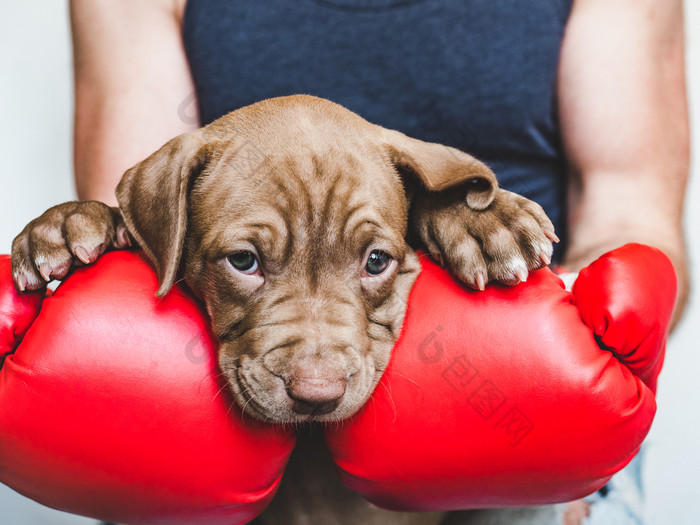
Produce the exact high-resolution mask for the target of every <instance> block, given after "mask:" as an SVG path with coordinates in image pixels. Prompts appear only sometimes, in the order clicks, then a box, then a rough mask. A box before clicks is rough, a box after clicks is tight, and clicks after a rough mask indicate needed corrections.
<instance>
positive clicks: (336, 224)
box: [12, 96, 555, 523]
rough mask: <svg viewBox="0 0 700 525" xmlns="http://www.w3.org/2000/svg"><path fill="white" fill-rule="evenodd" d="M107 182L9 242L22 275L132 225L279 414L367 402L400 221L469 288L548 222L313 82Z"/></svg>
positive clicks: (34, 284)
mask: <svg viewBox="0 0 700 525" xmlns="http://www.w3.org/2000/svg"><path fill="white" fill-rule="evenodd" d="M446 188H450V190H449V191H440V190H443V189H446ZM117 198H118V200H119V204H120V208H119V210H116V209H110V208H108V207H107V206H105V205H103V204H101V203H97V202H85V203H66V204H63V205H59V206H56V207H54V208H52V209H51V210H49V211H47V212H46V213H45V214H44V215H42V216H41V217H39V218H38V219H36V220H34V221H32V222H31V223H30V224H29V225H28V226H27V227H26V228H25V229H24V231H23V232H22V233H21V234H20V235H19V236H18V237H17V238H16V239H15V241H14V242H13V248H12V264H13V275H14V279H15V283H16V286H17V288H18V289H19V290H25V289H36V288H39V287H41V286H44V285H45V284H46V281H48V280H50V279H51V278H62V277H63V276H65V275H66V273H67V272H68V271H69V270H70V268H71V267H72V266H73V265H74V264H81V263H85V264H87V263H90V262H92V261H94V260H95V259H96V258H97V257H99V255H100V254H101V253H103V252H104V251H105V250H106V249H108V248H110V247H116V248H123V247H125V246H127V244H128V242H129V235H127V233H126V231H127V230H128V232H129V234H131V236H133V238H134V239H135V240H136V241H137V242H138V244H139V246H141V247H142V248H143V249H144V251H145V252H146V254H147V255H148V257H149V258H150V260H151V261H152V263H153V265H154V267H155V269H156V271H157V274H158V277H159V282H160V288H159V290H158V295H164V294H166V293H167V292H168V290H169V289H170V288H171V287H172V285H173V283H174V282H175V280H176V279H177V276H178V275H180V274H181V275H183V276H184V278H185V280H186V281H187V283H188V285H189V286H190V287H191V288H192V290H194V291H195V293H197V294H198V295H199V296H200V297H201V298H202V299H203V301H204V303H205V305H206V307H207V310H208V312H209V315H210V317H211V322H212V326H213V329H214V333H215V334H216V336H217V338H218V339H219V341H220V349H219V364H220V367H221V370H222V372H223V373H224V374H225V376H226V378H227V380H228V382H229V384H230V387H231V391H232V392H233V395H234V397H235V399H236V401H237V402H238V404H239V405H240V406H241V407H242V408H243V409H244V410H245V411H246V412H247V413H248V414H250V415H252V416H254V417H257V418H260V419H264V420H267V421H273V422H305V421H334V420H341V419H344V418H347V417H349V416H351V415H352V414H354V413H355V412H356V411H357V410H358V409H359V408H360V407H361V406H362V405H363V404H364V403H365V402H366V401H367V399H368V398H369V396H370V394H371V393H372V391H373V390H374V388H375V386H376V384H377V382H378V380H379V378H380V377H381V375H382V372H383V370H384V368H385V367H386V364H387V362H388V360H389V356H390V352H391V349H392V347H393V345H394V343H395V342H396V339H397V337H398V334H399V330H400V328H401V323H402V321H403V317H404V314H405V309H406V300H407V297H408V294H409V291H410V288H411V286H412V285H413V283H414V281H415V279H416V276H417V274H418V271H419V264H418V260H417V257H416V255H415V253H414V252H413V250H412V249H411V247H410V246H408V244H407V242H406V235H407V230H408V226H409V220H410V222H411V224H412V225H413V227H414V229H415V232H416V234H417V235H418V236H419V238H420V240H421V241H422V243H423V244H425V246H426V247H427V248H428V250H429V251H430V252H431V253H432V254H433V255H434V256H435V257H436V258H438V259H439V260H440V261H441V262H443V263H444V264H446V265H447V266H448V267H449V268H450V269H451V270H452V271H453V272H454V273H455V274H456V275H457V276H458V277H459V278H460V279H462V280H463V281H464V282H465V283H467V284H468V285H470V286H472V287H475V288H483V287H484V284H485V283H486V282H487V281H488V280H499V281H502V282H506V283H517V282H520V281H522V280H524V279H525V278H526V276H527V272H528V270H529V269H534V268H538V267H540V266H542V265H544V264H547V263H549V261H550V257H551V253H552V246H551V240H552V239H555V236H554V232H553V227H552V225H551V223H550V221H549V220H548V219H547V217H546V216H545V215H544V213H543V212H542V210H541V208H540V207H539V206H537V205H536V204H534V203H532V202H530V201H528V200H526V199H524V198H522V197H519V196H517V195H515V194H512V193H509V192H506V191H504V190H499V189H498V188H497V184H496V179H495V176H494V175H493V173H492V172H491V171H490V170H489V169H488V168H487V167H486V166H485V165H483V164H482V163H480V162H478V161H476V160H475V159H474V158H472V157H470V156H469V155H467V154H465V153H463V152H460V151H458V150H455V149H453V148H449V147H446V146H442V145H438V144H430V143H425V142H422V141H418V140H415V139H411V138H408V137H406V136H405V135H403V134H401V133H399V132H396V131H392V130H387V129H385V128H382V127H379V126H376V125H373V124H370V123H369V122H367V121H365V120H363V119H362V118H360V117H359V116H357V115H355V114H354V113H352V112H350V111H348V110H346V109H344V108H342V107H340V106H338V105H336V104H333V103H331V102H329V101H326V100H322V99H318V98H314V97H309V96H292V97H283V98H278V99H270V100H266V101H263V102H260V103H257V104H254V105H252V106H248V107H245V108H242V109H240V110H237V111H234V112H233V113H231V114H229V115H227V116H225V117H223V118H221V119H219V120H217V121H216V122H214V123H212V124H210V125H208V126H206V127H204V128H202V129H201V130H198V131H196V132H193V133H189V134H186V135H182V136H180V137H177V138H175V139H173V140H171V141H170V142H168V143H167V144H166V145H165V146H163V147H162V148H161V149H160V150H159V151H157V152H156V153H154V154H153V155H151V156H150V157H149V158H148V159H146V160H144V161H143V162H141V163H139V164H138V165H136V166H135V167H134V168H132V169H130V170H129V171H127V172H126V174H125V175H124V177H123V179H122V181H121V182H120V184H119V187H118V189H117ZM409 205H410V210H409ZM289 522H290V523H291V522H293V520H292V519H291V517H290V518H289ZM315 522H317V521H315Z"/></svg>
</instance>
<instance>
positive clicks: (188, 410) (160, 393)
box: [0, 252, 294, 525]
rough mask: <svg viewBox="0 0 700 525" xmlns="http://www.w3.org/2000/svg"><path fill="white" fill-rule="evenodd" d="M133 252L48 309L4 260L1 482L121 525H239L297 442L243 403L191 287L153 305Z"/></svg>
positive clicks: (88, 272)
mask: <svg viewBox="0 0 700 525" xmlns="http://www.w3.org/2000/svg"><path fill="white" fill-rule="evenodd" d="M156 288H157V283H156V278H155V275H154V273H153V271H152V269H151V268H150V266H149V265H148V264H147V263H146V262H145V261H144V260H142V259H141V258H140V257H139V256H138V255H136V254H134V253H131V252H113V253H109V254H106V255H104V256H103V257H102V258H100V260H99V261H98V262H97V263H96V264H95V265H94V266H90V267H86V268H82V269H80V270H78V271H76V272H75V273H74V274H73V275H72V276H71V277H70V278H69V279H67V280H66V281H65V282H64V283H63V284H62V285H61V286H60V287H59V289H58V290H57V291H56V293H55V294H54V295H53V296H51V297H49V298H47V299H46V300H44V303H43V307H42V310H41V313H40V314H39V315H38V317H37V318H36V320H35V321H34V323H33V324H32V326H31V328H29V330H28V331H27V333H26V335H25V336H24V339H23V340H22V342H21V344H19V346H18V347H17V348H16V350H15V351H14V353H11V351H12V350H13V348H14V346H15V341H16V340H17V339H18V338H19V337H21V335H22V332H23V331H24V330H25V329H26V328H27V326H28V325H29V324H30V323H31V321H32V319H33V317H34V316H35V315H36V311H37V310H38V306H39V302H40V300H41V295H39V296H37V294H33V295H22V296H18V295H17V294H16V292H15V290H14V287H13V285H12V282H11V274H10V268H9V257H3V258H2V260H0V308H1V310H0V319H1V321H0V330H1V332H0V344H2V347H0V356H7V357H6V358H5V360H4V364H3V365H2V368H1V369H0V481H1V482H3V483H5V484H7V485H9V486H10V487H12V488H14V489H15V490H17V491H18V492H20V493H22V494H25V495H26V496H29V497H31V498H33V499H35V500H37V501H39V502H41V503H44V504H46V505H49V506H51V507H55V508H58V509H62V510H66V511H69V512H74V513H78V514H84V515H87V516H92V517H95V518H99V519H103V520H108V521H115V522H121V523H167V524H179V523H181V524H191V523H207V524H216V523H221V524H227V525H229V524H232V523H245V522H248V521H249V520H251V519H253V518H254V517H255V516H256V515H257V514H259V513H260V512H261V511H262V510H263V508H264V507H265V505H266V504H267V503H268V502H269V500H270V499H271V498H272V496H273V494H274V492H275V490H276V488H277V485H278V483H279V481H280V476H281V473H282V470H283V468H284V466H285V464H286V461H287V459H288V456H289V454H290V453H291V450H292V448H293V446H294V435H293V433H292V432H290V431H289V430H284V429H282V428H281V427H279V426H269V425H264V424H261V423H258V422H256V421H254V420H252V419H251V418H250V417H247V416H243V415H241V412H240V411H239V409H238V407H237V406H235V405H233V401H232V399H231V398H230V397H229V396H228V393H227V392H226V388H225V386H224V383H222V382H221V380H220V379H219V374H218V372H217V369H216V357H215V356H216V346H217V344H216V342H215V340H214V339H213V337H212V336H211V334H210V332H209V328H208V326H209V321H208V319H207V318H206V317H205V316H204V315H203V314H202V313H201V310H200V307H199V306H198V304H197V303H196V302H195V301H194V300H193V299H192V297H191V296H190V295H189V294H188V293H187V292H186V291H185V290H184V289H183V288H179V287H175V288H174V289H173V291H172V292H171V293H169V294H168V295H167V297H165V298H163V299H160V300H159V299H156V298H155V297H154V293H155V291H156Z"/></svg>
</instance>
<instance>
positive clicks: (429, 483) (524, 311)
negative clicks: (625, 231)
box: [326, 245, 676, 511]
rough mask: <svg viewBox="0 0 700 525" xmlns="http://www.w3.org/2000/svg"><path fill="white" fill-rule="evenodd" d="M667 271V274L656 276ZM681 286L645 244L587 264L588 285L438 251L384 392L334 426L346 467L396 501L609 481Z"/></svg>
mask: <svg viewBox="0 0 700 525" xmlns="http://www.w3.org/2000/svg"><path fill="white" fill-rule="evenodd" d="M642 272H643V275H642ZM652 276H653V279H655V282H656V283H658V284H655V286H654V287H653V288H648V283H649V282H650V279H651V278H652ZM644 286H647V289H646V291H645V290H642V287H644ZM675 294H676V286H675V278H674V273H673V269H672V267H671V266H670V263H669V262H668V261H667V260H666V259H665V257H664V256H663V255H662V254H660V252H658V251H656V250H652V249H650V248H647V247H644V246H639V245H637V246H628V247H625V248H622V249H620V250H616V251H614V252H611V253H610V254H608V255H607V256H606V257H604V258H602V259H601V260H599V261H597V262H596V263H594V264H593V265H591V267H590V268H589V269H587V270H584V271H582V272H581V276H580V277H579V281H578V283H577V286H576V293H575V295H574V294H571V293H569V292H567V291H565V290H564V288H563V285H562V282H561V280H560V279H559V278H558V277H556V276H555V275H554V274H553V273H552V272H550V271H549V270H548V269H544V270H539V271H537V272H533V273H531V274H530V277H529V279H528V281H527V282H526V283H522V284H520V285H518V286H515V287H512V288H508V287H504V286H499V285H491V286H489V287H487V289H486V291H484V292H474V291H470V290H467V289H466V288H464V287H463V286H460V285H459V284H458V283H457V282H455V281H454V279H452V278H451V277H450V276H449V275H448V274H447V273H446V272H445V271H443V270H441V269H440V268H438V267H437V266H436V265H435V264H433V263H431V262H430V261H429V260H427V259H426V258H423V271H422V273H421V275H420V276H419V278H418V281H417V283H416V286H415V287H414V289H413V291H412V294H411V298H410V301H409V312H408V317H407V319H406V322H405V324H404V329H403V333H402V334H401V338H400V340H399V342H398V343H397V345H396V347H395V348H394V353H393V355H392V360H391V362H390V365H389V367H388V369H387V371H386V373H385V375H384V377H383V378H382V380H381V382H380V384H379V386H378V387H377V389H376V390H375V392H374V395H373V397H372V399H371V400H370V402H368V403H367V405H366V406H365V407H364V408H363V410H362V411H361V412H359V413H358V414H357V415H356V416H355V417H354V418H353V419H351V420H350V421H347V422H345V423H344V424H341V425H339V426H331V427H329V428H328V429H327V430H326V441H327V443H328V446H329V448H330V450H331V454H332V455H333V457H334V460H335V462H336V465H337V467H338V470H339V473H340V475H341V477H342V478H343V481H344V482H345V484H346V485H347V486H348V487H350V488H352V489H354V490H356V491H358V492H360V493H362V494H363V495H365V496H366V497H367V498H368V499H370V500H371V501H372V502H374V503H375V504H377V505H379V506H381V507H385V508H390V509H396V510H399V509H401V510H424V511H427V510H450V509H466V508H478V507H501V506H517V505H535V504H548V503H555V502H561V501H571V500H574V499H577V498H580V497H583V496H585V495H587V494H590V493H592V492H594V491H595V490H597V489H598V488H600V487H601V486H602V485H604V484H605V483H606V482H607V481H608V479H609V478H610V477H611V476H612V474H614V473H615V472H617V471H618V470H620V469H621V468H622V467H623V466H624V465H626V464H627V463H628V462H629V461H630V460H631V458H632V457H633V456H634V455H635V454H636V452H637V450H638V448H639V446H640V444H641V442H642V440H643V439H644V437H645V436H646V434H647V432H648V430H649V428H650V426H651V422H652V419H653V417H654V413H655V410H656V402H655V398H654V393H653V392H652V390H651V389H650V388H649V387H648V386H647V384H650V385H653V384H654V381H655V379H656V374H658V372H659V367H660V363H661V356H662V354H663V348H664V341H665V337H666V333H667V327H668V323H669V319H670V316H671V312H672V310H673V301H674V299H675ZM577 306H578V308H577ZM579 308H580V309H581V313H579ZM582 315H583V319H584V320H585V321H586V324H584V322H582V317H581V316H582ZM587 324H590V326H591V327H593V329H594V331H595V332H596V335H598V336H599V337H600V340H601V342H602V343H603V344H604V345H605V346H606V347H610V348H613V349H614V351H615V352H617V353H618V354H619V356H620V358H621V359H624V362H621V361H620V360H618V359H617V358H616V356H615V355H614V354H613V353H612V352H610V351H607V350H604V349H601V348H600V347H599V346H598V344H597V343H596V339H595V337H594V334H593V333H591V329H590V328H589V327H588V326H587ZM633 372H635V373H639V374H641V375H642V378H641V379H640V378H639V377H637V376H636V375H634V373H633ZM645 383H647V384H645Z"/></svg>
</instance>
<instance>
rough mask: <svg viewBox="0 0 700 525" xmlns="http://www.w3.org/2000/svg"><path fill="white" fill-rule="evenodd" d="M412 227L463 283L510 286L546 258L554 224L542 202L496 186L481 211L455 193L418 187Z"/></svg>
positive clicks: (554, 238) (481, 286)
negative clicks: (494, 193)
mask: <svg viewBox="0 0 700 525" xmlns="http://www.w3.org/2000/svg"><path fill="white" fill-rule="evenodd" d="M411 217H412V224H413V227H414V229H415V231H416V233H417V234H418V236H419V237H420V239H421V241H422V242H423V244H425V247H426V249H427V250H428V251H429V252H430V254H431V255H432V256H433V257H434V258H435V259H436V260H437V261H438V262H439V263H440V264H441V265H442V266H446V267H447V268H449V269H450V270H451V271H452V272H453V273H454V274H455V275H456V276H457V277H458V278H459V279H460V280H462V281H463V282H464V283H466V284H467V285H468V286H470V287H472V288H475V289H478V290H483V289H484V287H485V286H486V283H487V282H489V281H499V282H501V283H504V284H508V285H514V284H517V283H520V282H523V281H525V280H527V276H528V272H529V271H531V270H536V269H539V268H542V267H543V266H546V265H548V264H549V263H550V262H551V260H552V250H553V247H552V242H558V241H559V239H558V238H557V236H556V234H555V233H554V226H553V225H552V222H551V221H550V220H549V218H548V217H547V215H546V214H545V213H544V210H543V209H542V207H541V206H540V205H539V204H537V203H535V202H532V201H531V200H529V199H526V198H525V197H522V196H520V195H518V194H516V193H512V192H509V191H506V190H502V189H499V190H497V192H496V195H495V197H494V199H493V201H492V202H491V204H490V205H489V206H488V207H486V208H485V209H483V210H474V209H472V208H470V207H469V206H468V205H467V203H466V202H465V200H464V197H463V196H462V195H460V192H455V191H444V192H439V193H427V192H421V193H419V194H417V195H416V196H415V197H414V201H413V204H412V206H411Z"/></svg>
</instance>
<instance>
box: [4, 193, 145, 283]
mask: <svg viewBox="0 0 700 525" xmlns="http://www.w3.org/2000/svg"><path fill="white" fill-rule="evenodd" d="M130 245H131V239H130V238H129V234H128V233H127V231H126V226H125V225H124V221H123V220H122V217H121V215H120V213H119V211H118V210H117V209H116V208H110V207H109V206H107V205H106V204H103V203H101V202H97V201H86V202H66V203H64V204H59V205H58V206H54V207H53V208H50V209H49V210H47V211H46V212H44V213H43V214H42V215H41V216H40V217H37V218H36V219H34V220H33V221H31V222H30V223H29V224H28V225H27V226H26V227H25V228H24V230H22V233H20V234H19V235H18V236H17V237H15V239H14V240H13V241H12V278H13V280H14V283H15V287H16V288H17V290H18V291H20V292H24V291H25V290H38V289H41V288H43V287H44V286H46V283H48V282H49V281H51V280H52V279H63V278H64V277H65V276H66V274H67V273H68V272H69V271H70V269H71V268H72V267H73V266H76V265H82V264H90V263H92V262H94V261H95V260H96V259H97V258H98V257H99V256H100V255H102V254H103V253H104V252H105V251H106V250H107V249H108V248H112V247H113V248H125V247H127V246H130Z"/></svg>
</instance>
